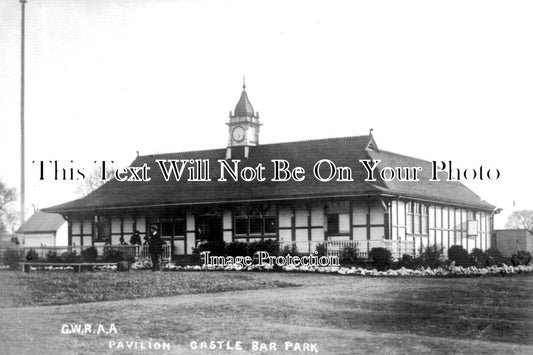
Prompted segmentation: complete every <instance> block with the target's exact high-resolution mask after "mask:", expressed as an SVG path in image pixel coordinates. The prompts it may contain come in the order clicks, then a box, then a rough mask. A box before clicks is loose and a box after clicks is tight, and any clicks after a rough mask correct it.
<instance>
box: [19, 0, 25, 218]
mask: <svg viewBox="0 0 533 355" xmlns="http://www.w3.org/2000/svg"><path fill="white" fill-rule="evenodd" d="M19 1H20V4H21V10H22V18H21V23H20V35H21V36H20V223H21V224H22V223H24V220H25V213H24V212H25V208H26V206H25V204H26V201H25V200H26V189H25V185H26V180H25V163H26V161H25V155H24V145H25V141H24V45H25V43H24V30H25V28H24V26H25V24H24V22H25V5H26V0H19Z"/></svg>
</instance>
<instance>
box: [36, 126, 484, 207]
mask: <svg viewBox="0 0 533 355" xmlns="http://www.w3.org/2000/svg"><path fill="white" fill-rule="evenodd" d="M370 143H372V144H370ZM369 145H370V146H375V147H377V145H376V144H375V142H374V139H373V137H372V136H371V135H366V136H356V137H341V138H329V139H317V140H309V141H300V142H289V143H276V144H263V145H259V146H255V147H250V148H249V149H250V153H249V158H248V159H242V160H241V163H240V165H239V167H240V168H241V169H242V168H243V167H256V166H257V165H258V164H260V163H261V164H263V166H265V169H264V177H265V178H266V181H263V182H257V181H253V182H246V181H242V180H241V179H239V181H233V180H231V178H229V176H228V175H227V174H226V178H227V179H228V181H217V179H218V178H219V177H220V166H219V163H218V160H219V159H220V160H224V159H225V156H226V149H225V148H224V149H214V150H204V151H191V152H181V153H168V154H158V155H146V156H139V157H137V158H136V159H135V160H134V161H133V163H132V164H131V166H142V165H144V164H147V165H148V166H149V167H150V172H149V176H150V177H151V180H150V181H148V182H118V181H115V180H111V181H109V182H108V183H106V184H104V185H103V186H101V187H100V188H99V189H97V190H96V191H93V192H92V193H91V194H89V195H88V196H86V197H85V198H82V199H79V200H75V201H71V202H68V203H65V204H62V205H58V206H54V207H51V208H48V209H46V211H49V212H59V213H68V212H76V211H96V210H105V209H117V208H141V207H148V206H165V205H194V204H208V203H231V202H245V201H267V200H294V199H307V198H331V197H347V196H361V195H388V196H391V195H392V196H400V195H401V196H402V197H405V198H409V197H411V198H418V199H425V200H431V201H435V202H438V201H440V202H442V203H449V204H456V205H460V206H468V207H473V208H480V209H487V210H489V209H493V208H494V206H492V205H490V204H488V203H486V202H484V201H482V200H481V199H480V198H479V196H477V195H476V194H474V193H473V192H472V191H471V190H469V189H468V188H466V187H465V186H464V185H462V184H461V183H451V182H447V181H441V182H435V183H432V182H429V181H419V182H413V183H406V182H398V183H391V182H387V183H385V182H383V181H381V180H378V181H376V182H367V181H365V178H366V172H365V170H364V169H363V167H362V165H361V164H360V163H359V160H360V159H381V160H382V161H383V162H384V163H385V162H386V164H384V165H388V166H402V165H405V166H419V165H420V164H424V165H427V164H429V162H424V161H421V160H419V159H414V158H409V157H406V156H402V155H399V154H394V153H390V152H383V151H378V150H373V149H371V148H369ZM233 149H234V150H235V153H237V151H236V150H237V149H239V148H233ZM240 149H242V147H241V148H240ZM232 156H233V157H234V159H237V157H236V154H232ZM158 159H159V160H165V159H207V160H209V162H210V178H211V179H212V181H208V182H198V181H187V180H186V179H184V178H182V180H181V181H178V182H177V181H173V180H172V179H171V180H170V181H168V182H167V181H165V180H164V179H163V176H162V174H161V172H160V169H159V166H158V165H157V163H156V160H158ZM272 159H284V160H287V161H288V162H289V163H290V165H291V168H294V167H296V166H300V167H302V168H304V169H305V172H306V178H305V180H304V181H301V182H296V181H292V180H291V181H286V182H273V181H270V180H271V178H272V172H273V168H272V166H273V165H272V162H271V160H272ZM322 159H329V160H331V161H333V162H334V163H335V164H336V166H338V167H340V166H347V167H351V169H352V173H353V181H350V182H346V181H336V180H331V181H329V182H321V181H319V180H317V179H316V178H315V177H314V176H313V167H314V165H315V163H316V162H318V161H319V160H322ZM184 173H187V170H185V171H184ZM185 178H186V177H185Z"/></svg>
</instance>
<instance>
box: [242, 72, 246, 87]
mask: <svg viewBox="0 0 533 355" xmlns="http://www.w3.org/2000/svg"><path fill="white" fill-rule="evenodd" d="M242 89H243V90H246V77H245V76H244V75H243V76H242Z"/></svg>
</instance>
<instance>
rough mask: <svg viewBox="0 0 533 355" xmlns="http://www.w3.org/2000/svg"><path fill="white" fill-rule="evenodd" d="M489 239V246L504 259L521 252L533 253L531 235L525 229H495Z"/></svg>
mask: <svg viewBox="0 0 533 355" xmlns="http://www.w3.org/2000/svg"><path fill="white" fill-rule="evenodd" d="M491 239H492V240H491V245H492V246H493V247H495V248H496V249H498V250H499V251H500V252H501V253H502V255H503V256H505V257H510V256H512V255H513V254H516V253H517V252H518V251H521V250H525V251H528V252H530V253H533V234H532V233H531V232H530V231H528V230H527V229H497V230H495V231H494V233H493V234H492V238H491Z"/></svg>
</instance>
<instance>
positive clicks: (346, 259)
mask: <svg viewBox="0 0 533 355" xmlns="http://www.w3.org/2000/svg"><path fill="white" fill-rule="evenodd" d="M358 253H359V250H358V249H357V247H356V246H352V245H347V246H345V247H344V248H342V250H341V252H340V255H339V262H340V263H341V264H355V263H356V262H357V255H358Z"/></svg>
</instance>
